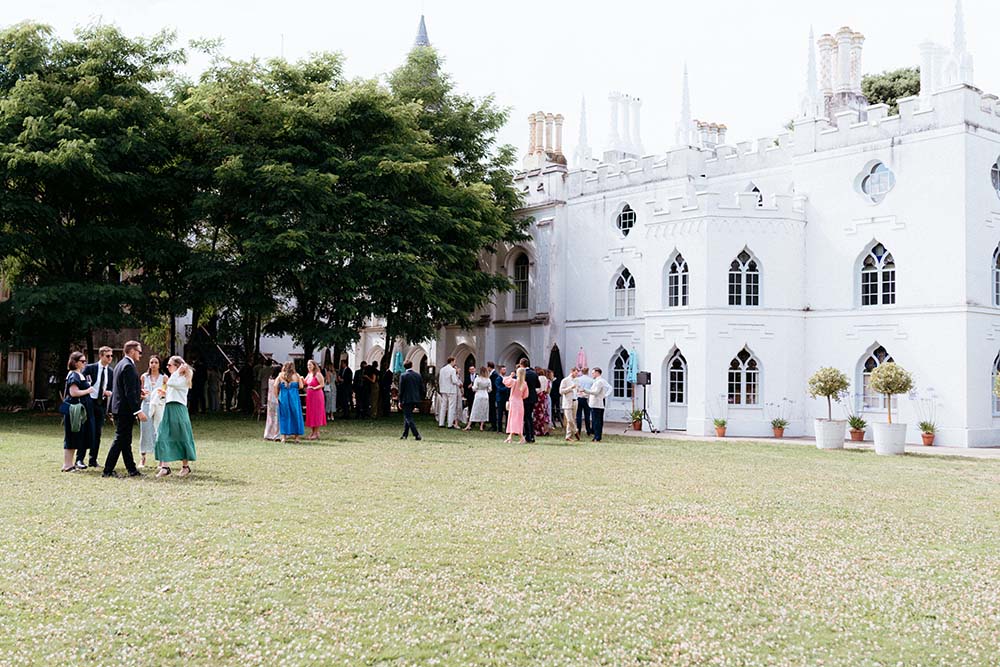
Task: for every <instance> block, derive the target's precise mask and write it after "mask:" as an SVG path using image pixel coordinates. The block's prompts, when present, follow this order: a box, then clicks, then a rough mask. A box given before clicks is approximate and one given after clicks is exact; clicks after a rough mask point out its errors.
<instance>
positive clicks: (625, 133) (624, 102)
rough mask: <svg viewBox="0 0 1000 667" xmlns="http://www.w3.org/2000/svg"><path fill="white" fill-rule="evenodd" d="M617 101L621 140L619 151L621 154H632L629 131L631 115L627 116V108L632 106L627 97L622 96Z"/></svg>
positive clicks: (630, 132) (630, 100) (630, 131)
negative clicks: (619, 110)
mask: <svg viewBox="0 0 1000 667" xmlns="http://www.w3.org/2000/svg"><path fill="white" fill-rule="evenodd" d="M618 99H619V102H620V103H621V116H620V118H621V132H620V136H621V139H622V143H621V150H622V152H623V153H631V152H632V130H631V115H630V114H629V107H630V106H631V104H632V98H631V97H629V96H628V95H622V96H621V97H620V98H618Z"/></svg>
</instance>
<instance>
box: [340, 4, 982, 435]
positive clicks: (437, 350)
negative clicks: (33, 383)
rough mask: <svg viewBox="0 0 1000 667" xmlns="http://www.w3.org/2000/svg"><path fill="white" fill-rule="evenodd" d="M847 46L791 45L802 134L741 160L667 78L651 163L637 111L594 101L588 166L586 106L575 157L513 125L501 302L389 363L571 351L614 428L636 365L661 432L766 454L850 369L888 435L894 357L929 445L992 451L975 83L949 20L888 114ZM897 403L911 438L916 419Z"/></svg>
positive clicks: (368, 340)
mask: <svg viewBox="0 0 1000 667" xmlns="http://www.w3.org/2000/svg"><path fill="white" fill-rule="evenodd" d="M863 44H864V37H863V36H862V35H861V34H860V33H857V32H855V31H853V30H851V29H850V28H841V29H840V30H838V31H837V32H836V33H834V34H825V35H823V36H821V37H820V38H819V39H818V40H815V41H813V39H812V36H811V35H810V46H809V58H808V67H807V85H806V94H805V95H804V96H803V100H802V104H801V108H800V110H799V114H800V115H799V118H797V119H796V120H795V121H794V125H793V129H792V130H791V131H789V132H786V133H784V134H780V135H779V136H777V137H763V138H760V139H757V140H756V141H754V142H749V141H748V142H740V143H736V144H735V145H731V144H729V143H727V141H726V127H725V126H724V125H719V124H715V123H706V122H699V121H695V120H693V119H692V116H691V111H690V100H689V96H688V90H687V72H686V70H685V72H684V83H683V86H684V95H683V103H682V109H681V113H680V121H679V122H678V125H677V133H676V145H675V146H674V147H672V148H670V149H669V150H667V151H666V152H665V153H661V154H645V153H644V152H643V146H642V142H641V139H640V108H641V102H640V100H639V99H637V98H634V97H630V96H627V95H621V94H619V93H612V95H611V102H612V104H611V118H610V125H609V133H608V146H607V149H606V150H605V151H604V153H603V156H602V158H601V159H600V160H597V159H594V158H593V157H592V150H591V148H590V147H589V142H588V140H587V139H588V138H587V129H586V118H585V108H584V109H582V110H581V118H580V142H579V146H578V147H577V150H576V152H575V155H574V159H573V161H572V162H568V161H567V159H566V157H565V156H564V155H563V151H562V122H563V117H562V116H559V115H555V114H549V113H543V112H538V113H535V114H531V115H530V116H529V119H528V120H529V141H528V151H527V155H526V156H525V158H524V162H523V168H524V170H523V171H522V172H521V173H519V174H517V176H516V179H515V180H516V183H517V185H518V186H519V187H520V188H521V189H522V191H523V194H524V197H525V206H524V208H523V210H522V213H523V214H524V215H525V216H530V217H531V218H532V220H533V222H532V224H531V227H530V236H531V240H530V242H528V243H525V244H523V245H517V246H514V247H508V248H504V249H503V250H502V251H501V252H499V253H498V254H496V255H495V256H492V257H490V258H489V261H491V262H492V263H493V268H494V269H496V270H499V271H503V272H505V273H506V274H507V275H509V276H510V278H511V280H512V281H513V283H514V290H513V291H512V292H510V293H507V294H503V295H499V296H498V297H497V299H496V300H495V302H494V303H491V304H490V305H489V306H488V307H486V308H484V309H483V310H482V312H480V313H478V314H477V315H478V317H477V318H476V319H477V322H478V325H477V326H476V327H475V328H473V329H471V330H460V329H458V328H455V327H446V328H444V329H442V330H441V332H440V334H439V337H438V339H437V340H436V341H432V342H429V343H426V344H424V345H420V346H416V345H412V346H408V347H406V348H405V355H406V356H407V357H409V358H412V359H414V360H415V361H417V362H419V360H420V359H421V358H428V360H429V363H431V364H433V365H435V366H438V367H440V365H441V364H443V363H444V360H445V358H446V357H448V356H452V355H453V356H456V357H457V358H458V360H459V363H461V364H462V365H463V366H467V365H468V364H469V362H473V363H478V364H482V363H484V362H485V361H487V360H495V361H496V362H498V363H506V364H508V365H511V364H512V363H513V362H514V361H515V360H516V359H517V358H519V357H521V356H527V357H529V358H530V359H531V360H532V362H533V363H535V364H541V365H545V364H546V363H547V361H548V360H549V358H550V355H551V354H552V350H553V348H554V347H557V348H558V350H559V351H560V354H561V358H562V363H563V365H564V368H566V369H568V368H569V367H570V366H572V365H574V364H575V362H576V359H577V355H578V353H579V351H581V350H582V351H583V352H584V353H585V355H586V359H587V363H588V365H589V366H591V367H594V366H599V367H601V368H603V369H604V372H605V377H607V378H608V380H609V381H611V382H612V384H613V386H614V399H613V400H612V402H611V405H610V406H609V410H608V418H609V419H615V418H618V419H620V420H623V421H624V419H625V417H624V415H625V413H626V411H627V410H630V409H631V408H632V405H633V400H632V397H631V394H632V390H633V388H632V387H631V386H630V385H629V384H628V383H626V382H625V369H626V366H627V363H628V355H629V354H630V353H635V354H636V355H637V356H638V365H639V368H640V369H641V370H648V371H651V373H652V383H651V384H650V385H649V386H648V387H647V388H646V391H647V392H648V393H647V396H646V399H647V407H648V410H649V413H650V415H651V417H652V420H653V423H654V425H655V426H656V427H657V428H659V429H670V430H677V431H683V432H687V433H690V434H696V435H704V434H710V433H712V432H713V419H715V418H726V419H727V420H728V431H729V434H730V435H736V436H740V435H746V436H757V435H769V434H770V432H771V428H770V420H771V418H772V417H773V416H775V412H776V411H777V410H776V409H775V408H774V407H773V406H775V405H778V404H784V406H785V408H784V409H785V411H786V412H790V414H787V415H786V416H787V417H789V418H790V421H791V423H790V425H789V427H788V429H787V432H788V434H790V435H802V434H811V433H812V428H813V427H812V420H813V418H815V417H820V416H822V417H825V416H826V404H825V401H822V402H820V401H814V400H812V399H810V398H809V397H808V395H807V393H806V382H807V379H808V377H809V376H810V375H811V374H812V372H813V371H815V370H816V369H817V368H819V367H821V366H834V367H837V368H839V369H841V370H842V371H844V372H845V373H847V374H848V376H849V377H850V378H851V379H852V385H853V386H852V390H851V391H852V392H854V394H855V395H854V397H852V398H851V399H850V400H849V403H851V407H852V408H853V409H854V410H856V411H860V410H863V412H864V417H865V419H867V421H868V422H869V425H870V424H872V423H875V422H878V421H884V420H885V419H886V415H885V404H884V399H883V398H881V397H880V396H877V395H873V394H872V393H871V392H870V391H869V389H868V385H867V382H868V379H867V378H868V374H869V373H870V372H871V370H872V369H873V368H875V367H877V366H878V365H879V364H881V363H884V362H886V361H887V360H894V361H896V362H897V363H898V364H900V365H902V366H903V367H905V368H907V369H908V370H910V371H911V372H912V373H913V375H914V379H915V382H916V384H917V388H918V391H921V392H922V393H923V395H924V396H925V397H930V395H931V394H933V395H934V396H936V398H933V399H929V400H930V402H931V403H933V404H934V405H935V406H936V422H937V426H938V442H939V444H943V445H958V446H968V447H978V446H988V445H996V444H1000V401H998V400H997V399H995V398H994V396H993V394H992V391H991V387H992V384H993V378H994V377H995V375H996V373H997V369H998V364H1000V356H998V354H1000V162H998V159H1000V103H998V99H997V97H996V96H995V95H991V94H986V93H983V92H982V91H981V90H979V89H977V88H975V87H974V86H973V64H972V58H971V56H970V55H969V54H968V53H967V51H966V44H965V37H964V26H963V18H962V13H961V5H960V4H958V5H957V7H956V18H955V33H954V40H953V44H952V46H951V47H950V48H946V47H942V46H939V45H936V44H933V43H925V44H921V45H919V54H920V56H921V81H920V94H919V95H918V96H914V97H909V98H905V99H901V100H899V113H898V115H892V116H890V115H889V107H888V106H886V105H884V104H876V105H869V104H868V102H867V101H866V100H865V98H864V96H863V95H862V93H861V75H862V65H861V64H862V48H863ZM817 47H818V53H819V58H818V63H817V58H816V55H815V54H816V51H817ZM781 115H782V114H781V112H780V110H778V111H776V116H778V117H779V118H780V117H781ZM380 334H381V332H380V330H379V329H378V328H373V329H370V330H366V331H365V332H363V335H362V339H361V341H360V343H359V345H358V347H357V355H358V356H360V357H364V358H369V359H370V358H372V357H374V356H378V355H379V353H380V349H381V346H383V345H384V341H382V340H381V339H380V338H379V336H380ZM635 391H637V392H639V393H638V394H637V395H636V400H637V402H638V403H639V404H640V405H641V403H642V391H643V390H642V388H635ZM894 405H895V408H894V418H893V421H896V422H906V423H907V424H909V431H908V437H907V440H908V441H910V442H919V436H920V434H919V431H918V430H917V422H918V419H919V417H920V416H921V415H919V414H918V408H919V407H922V406H926V405H927V404H926V403H922V402H921V401H917V400H911V399H909V398H907V397H900V398H899V399H894ZM835 409H837V408H835ZM919 412H922V410H919ZM834 416H835V418H840V417H842V414H841V413H840V412H839V411H838V413H837V414H835V415H834Z"/></svg>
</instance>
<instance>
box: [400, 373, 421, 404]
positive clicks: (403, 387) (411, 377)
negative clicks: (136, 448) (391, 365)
mask: <svg viewBox="0 0 1000 667" xmlns="http://www.w3.org/2000/svg"><path fill="white" fill-rule="evenodd" d="M423 399H424V379H423V378H422V377H420V373H418V372H416V371H415V370H413V369H412V368H411V369H409V370H407V371H406V372H405V373H403V374H402V375H400V376H399V402H400V403H403V404H405V403H419V402H420V401H422V400H423Z"/></svg>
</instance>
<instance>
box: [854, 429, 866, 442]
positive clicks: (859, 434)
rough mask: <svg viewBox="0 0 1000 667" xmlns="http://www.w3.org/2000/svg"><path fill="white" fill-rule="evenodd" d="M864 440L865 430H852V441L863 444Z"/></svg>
mask: <svg viewBox="0 0 1000 667" xmlns="http://www.w3.org/2000/svg"><path fill="white" fill-rule="evenodd" d="M864 439H865V432H864V430H863V429H860V428H852V429H851V440H853V441H854V442H861V441H862V440H864Z"/></svg>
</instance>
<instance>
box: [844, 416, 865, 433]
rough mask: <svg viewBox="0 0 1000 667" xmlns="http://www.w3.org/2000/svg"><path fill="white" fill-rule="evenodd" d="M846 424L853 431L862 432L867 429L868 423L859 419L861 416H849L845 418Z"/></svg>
mask: <svg viewBox="0 0 1000 667" xmlns="http://www.w3.org/2000/svg"><path fill="white" fill-rule="evenodd" d="M847 423H848V424H850V426H851V428H852V429H854V430H855V431H864V430H865V429H866V428H868V422H866V421H865V420H864V419H862V418H861V415H851V416H850V417H848V418H847Z"/></svg>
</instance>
